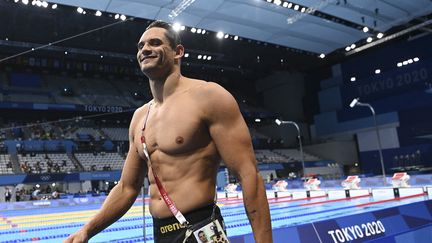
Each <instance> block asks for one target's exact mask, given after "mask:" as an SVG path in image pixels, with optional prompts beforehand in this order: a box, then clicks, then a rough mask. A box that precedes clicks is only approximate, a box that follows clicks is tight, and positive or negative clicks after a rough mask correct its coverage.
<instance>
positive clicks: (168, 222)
mask: <svg viewBox="0 0 432 243" xmlns="http://www.w3.org/2000/svg"><path fill="white" fill-rule="evenodd" d="M213 211H214V218H215V219H217V220H218V221H219V223H220V224H221V226H222V228H223V229H224V231H225V224H224V221H223V218H222V215H221V211H220V209H219V207H218V206H216V205H214V204H211V205H209V206H205V207H202V208H199V209H196V210H194V211H192V212H189V213H186V214H184V216H185V218H186V219H187V220H188V221H189V223H190V224H191V225H194V224H199V223H200V222H202V221H205V220H207V219H210V217H211V216H212V213H213ZM185 232H186V226H182V225H180V223H179V222H178V221H177V219H176V218H175V217H174V216H173V217H170V218H164V219H157V218H153V236H154V242H155V243H182V242H183V240H184V235H185ZM187 242H194V243H195V242H197V240H195V238H194V237H189V239H188V241H187Z"/></svg>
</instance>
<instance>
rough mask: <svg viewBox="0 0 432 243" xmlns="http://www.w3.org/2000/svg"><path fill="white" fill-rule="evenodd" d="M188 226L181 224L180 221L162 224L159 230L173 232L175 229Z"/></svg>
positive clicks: (163, 232)
mask: <svg viewBox="0 0 432 243" xmlns="http://www.w3.org/2000/svg"><path fill="white" fill-rule="evenodd" d="M185 227H186V226H184V225H181V224H179V223H173V224H169V225H165V226H161V227H159V230H160V232H161V233H162V234H165V233H168V232H171V231H175V230H179V229H182V228H185Z"/></svg>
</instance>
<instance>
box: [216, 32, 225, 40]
mask: <svg viewBox="0 0 432 243" xmlns="http://www.w3.org/2000/svg"><path fill="white" fill-rule="evenodd" d="M216 37H217V38H219V39H222V38H223V37H224V33H223V32H222V31H219V32H217V34H216Z"/></svg>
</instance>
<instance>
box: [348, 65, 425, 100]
mask: <svg viewBox="0 0 432 243" xmlns="http://www.w3.org/2000/svg"><path fill="white" fill-rule="evenodd" d="M431 78H432V62H424V63H414V64H411V65H408V66H403V67H401V68H395V69H393V70H391V71H387V72H385V73H382V74H380V75H374V76H369V77H366V78H361V79H358V80H357V81H355V82H351V83H349V84H346V85H344V86H343V87H342V100H343V102H344V103H348V102H350V101H351V100H352V99H353V98H356V97H360V98H361V100H363V101H364V100H367V101H371V100H375V99H382V98H383V97H388V96H394V95H398V94H402V93H405V92H407V91H408V90H426V89H429V88H431V85H432V81H431Z"/></svg>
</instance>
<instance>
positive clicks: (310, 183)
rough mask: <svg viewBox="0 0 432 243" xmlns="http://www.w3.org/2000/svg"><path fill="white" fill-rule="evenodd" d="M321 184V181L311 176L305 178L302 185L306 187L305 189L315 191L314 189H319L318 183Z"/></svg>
mask: <svg viewBox="0 0 432 243" xmlns="http://www.w3.org/2000/svg"><path fill="white" fill-rule="evenodd" d="M320 184H321V181H320V180H318V179H316V178H311V179H309V180H307V181H306V182H305V183H304V187H305V188H306V190H308V191H315V190H319V189H320V188H319V185H320Z"/></svg>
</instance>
